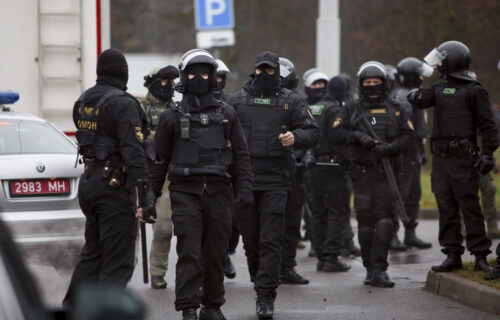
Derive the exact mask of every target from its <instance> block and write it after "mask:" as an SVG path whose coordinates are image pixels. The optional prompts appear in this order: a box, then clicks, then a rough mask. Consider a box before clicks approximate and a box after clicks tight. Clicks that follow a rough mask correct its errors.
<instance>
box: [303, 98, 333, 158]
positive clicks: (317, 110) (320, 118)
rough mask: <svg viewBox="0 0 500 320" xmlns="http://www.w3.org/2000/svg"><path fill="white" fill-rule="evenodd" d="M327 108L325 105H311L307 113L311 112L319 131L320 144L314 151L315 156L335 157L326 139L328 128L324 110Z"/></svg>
mask: <svg viewBox="0 0 500 320" xmlns="http://www.w3.org/2000/svg"><path fill="white" fill-rule="evenodd" d="M328 108H329V106H328V105H326V104H313V105H311V106H309V111H311V114H312V116H313V118H314V120H315V121H316V124H317V125H318V127H319V129H320V131H321V138H320V143H319V145H318V146H317V147H316V148H315V150H314V154H315V155H316V156H332V157H333V156H335V151H334V149H333V147H332V144H331V143H329V139H328V130H329V129H330V126H329V124H328V123H326V119H325V117H326V110H327V109H328Z"/></svg>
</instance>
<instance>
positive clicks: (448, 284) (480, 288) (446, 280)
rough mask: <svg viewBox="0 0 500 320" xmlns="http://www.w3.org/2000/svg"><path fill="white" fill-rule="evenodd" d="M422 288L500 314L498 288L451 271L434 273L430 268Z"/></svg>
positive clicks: (499, 292)
mask: <svg viewBox="0 0 500 320" xmlns="http://www.w3.org/2000/svg"><path fill="white" fill-rule="evenodd" d="M424 290H426V291H429V292H432V293H435V294H437V295H440V296H443V297H447V298H449V299H452V300H455V301H457V302H460V303H462V304H466V305H469V306H471V307H473V308H476V309H479V310H482V311H486V312H491V313H494V314H500V303H499V301H500V290H496V289H493V288H490V287H488V286H485V285H482V284H479V283H477V282H474V281H472V280H469V279H465V278H462V277H459V276H457V275H455V274H453V273H448V272H447V273H436V272H434V271H432V270H430V271H429V272H428V273H427V281H426V283H425V286H424Z"/></svg>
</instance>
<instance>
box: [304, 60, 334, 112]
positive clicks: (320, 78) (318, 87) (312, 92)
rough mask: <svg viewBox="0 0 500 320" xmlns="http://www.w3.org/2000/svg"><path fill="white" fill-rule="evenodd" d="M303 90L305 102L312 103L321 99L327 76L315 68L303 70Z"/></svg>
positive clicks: (324, 90)
mask: <svg viewBox="0 0 500 320" xmlns="http://www.w3.org/2000/svg"><path fill="white" fill-rule="evenodd" d="M302 79H303V80H304V91H305V94H306V97H307V104H308V105H312V104H315V103H316V102H318V101H319V100H321V98H323V96H324V95H325V93H326V85H327V83H328V76H327V75H326V74H325V73H323V72H322V71H321V70H319V69H317V68H312V69H309V70H307V71H306V72H304V75H303V76H302Z"/></svg>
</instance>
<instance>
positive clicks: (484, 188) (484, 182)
mask: <svg viewBox="0 0 500 320" xmlns="http://www.w3.org/2000/svg"><path fill="white" fill-rule="evenodd" d="M479 191H480V192H481V207H482V209H483V215H484V220H486V222H489V221H493V220H495V219H496V208H495V193H496V192H497V186H496V184H495V181H494V180H493V174H492V173H491V172H490V173H488V174H487V175H484V176H482V175H481V176H480V177H479Z"/></svg>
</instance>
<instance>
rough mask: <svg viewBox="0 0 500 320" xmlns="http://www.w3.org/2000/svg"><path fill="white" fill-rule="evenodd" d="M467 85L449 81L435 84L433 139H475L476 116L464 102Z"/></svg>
mask: <svg viewBox="0 0 500 320" xmlns="http://www.w3.org/2000/svg"><path fill="white" fill-rule="evenodd" d="M474 83H475V82H472V83H470V84H468V85H467V86H463V87H457V86H455V85H451V84H449V83H443V84H442V85H439V86H436V89H435V92H434V120H433V126H432V138H433V139H438V140H440V139H444V140H452V139H458V140H461V139H469V140H470V141H473V142H475V141H476V116H475V114H474V113H473V112H472V110H471V108H470V107H469V106H468V105H467V102H466V92H467V89H468V88H469V87H470V86H471V85H473V84H474Z"/></svg>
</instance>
